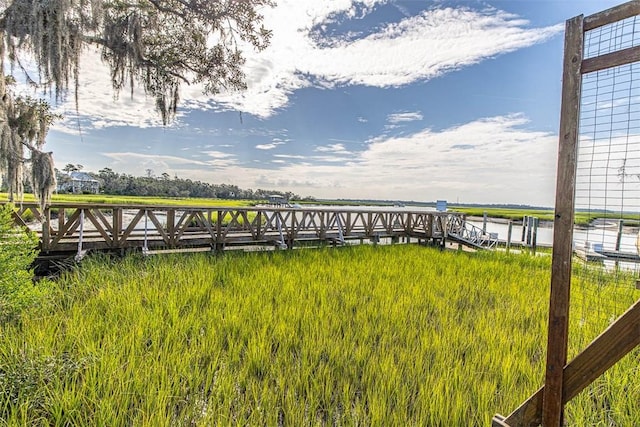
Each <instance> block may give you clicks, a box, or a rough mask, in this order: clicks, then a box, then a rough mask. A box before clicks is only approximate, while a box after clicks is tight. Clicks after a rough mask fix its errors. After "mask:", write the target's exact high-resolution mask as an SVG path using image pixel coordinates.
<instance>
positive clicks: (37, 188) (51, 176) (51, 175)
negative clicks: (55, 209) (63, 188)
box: [31, 150, 56, 211]
mask: <svg viewBox="0 0 640 427" xmlns="http://www.w3.org/2000/svg"><path fill="white" fill-rule="evenodd" d="M51 154H52V153H51V152H49V153H43V152H41V151H38V150H35V151H33V152H32V153H31V185H32V186H33V193H34V195H35V196H36V199H37V200H38V203H39V204H40V210H41V211H44V208H45V205H46V204H48V203H49V202H50V201H51V196H52V195H53V191H54V190H55V189H56V178H55V176H56V174H55V166H54V163H53V157H52V156H51Z"/></svg>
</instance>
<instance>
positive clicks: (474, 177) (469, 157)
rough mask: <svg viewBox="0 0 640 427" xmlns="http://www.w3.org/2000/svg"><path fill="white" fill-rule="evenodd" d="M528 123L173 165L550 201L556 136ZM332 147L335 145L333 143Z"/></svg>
mask: <svg viewBox="0 0 640 427" xmlns="http://www.w3.org/2000/svg"><path fill="white" fill-rule="evenodd" d="M527 123H528V121H527V120H526V118H524V117H523V116H521V115H509V116H496V117H490V118H485V119H480V120H475V121H472V122H469V123H465V124H461V125H459V126H455V127H451V128H449V129H444V130H441V131H433V130H431V129H424V130H422V131H420V132H417V133H415V134H412V135H409V136H405V137H378V138H374V139H372V140H370V141H369V143H368V145H367V146H366V148H365V149H364V150H363V151H362V152H360V153H352V155H351V156H349V158H348V159H346V160H345V158H344V157H340V156H310V157H307V158H306V159H307V160H309V162H305V163H297V162H294V163H290V162H286V161H284V160H286V159H287V157H283V156H281V157H278V158H276V159H275V162H276V164H277V165H279V168H278V169H277V170H270V169H266V168H264V167H263V165H264V163H262V162H256V163H255V165H256V167H254V168H248V167H244V166H239V165H237V164H230V165H228V166H225V167H220V168H217V169H213V168H202V167H197V168H195V169H191V168H182V167H181V166H180V164H176V165H175V167H174V168H173V169H172V170H174V171H176V172H177V173H178V174H179V175H180V176H182V177H190V178H193V179H199V180H206V181H210V182H226V181H228V179H229V177H230V176H232V177H234V184H236V185H238V186H240V187H241V188H260V187H265V186H271V187H279V188H280V189H282V190H289V191H294V192H296V193H299V194H309V195H314V196H317V197H326V198H340V197H344V198H349V197H358V198H372V199H407V200H424V201H431V200H437V199H449V200H456V199H459V200H461V201H464V202H481V203H512V202H518V203H530V204H538V205H545V206H552V205H553V195H554V187H555V168H556V152H557V141H558V140H557V136H556V135H554V134H551V133H547V132H539V131H532V130H529V129H527V127H526V126H527ZM333 148H335V149H336V150H338V151H339V150H340V147H339V144H336V146H334V147H333ZM327 153H330V154H335V153H331V152H330V151H327ZM296 158H297V157H296ZM310 163H311V164H310ZM270 164H272V165H273V163H270ZM267 184H269V185H267ZM285 187H286V188H285Z"/></svg>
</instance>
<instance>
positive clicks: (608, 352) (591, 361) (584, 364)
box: [494, 300, 640, 427]
mask: <svg viewBox="0 0 640 427" xmlns="http://www.w3.org/2000/svg"><path fill="white" fill-rule="evenodd" d="M638 345H640V300H638V301H636V303H635V304H634V305H632V306H631V308H629V309H628V310H627V311H626V312H625V313H624V314H623V315H622V316H620V317H619V318H618V319H617V320H616V321H615V322H614V323H612V324H611V325H610V326H609V327H608V328H607V329H606V330H605V331H604V332H602V333H601V334H600V335H599V336H598V337H597V338H596V339H595V340H593V341H592V342H591V344H589V345H588V346H587V348H585V349H584V350H583V351H582V352H581V353H580V354H578V355H577V356H576V357H575V358H574V359H573V360H572V361H571V362H570V363H569V364H567V365H566V366H565V367H564V369H563V371H564V380H565V381H564V384H563V401H562V403H563V404H564V403H567V402H568V401H570V400H571V399H573V398H574V397H576V396H577V395H578V393H580V392H581V391H582V390H584V389H585V388H586V387H587V386H588V385H589V384H591V383H592V382H593V381H594V380H595V379H596V378H598V377H599V376H600V375H602V374H603V373H604V372H605V371H606V370H607V369H609V368H610V367H612V366H613V365H615V364H616V363H617V362H618V361H619V360H620V359H622V358H623V357H624V356H625V355H626V354H628V353H629V352H630V351H631V350H633V349H634V348H636V347H637V346H638ZM544 391H545V387H542V388H540V389H539V390H538V391H536V392H535V393H534V394H533V395H532V396H531V397H530V398H529V399H527V400H526V401H525V402H524V403H523V404H522V405H520V407H519V408H518V409H516V410H515V411H513V412H512V413H511V414H510V415H509V416H508V417H507V418H506V419H503V421H502V422H503V423H504V425H507V426H512V427H516V426H518V427H530V426H538V425H540V423H541V422H542V410H543V402H542V400H543V394H544ZM497 417H498V416H497ZM494 419H495V418H494ZM494 425H495V424H494ZM498 425H500V424H498ZM544 425H545V427H546V424H544Z"/></svg>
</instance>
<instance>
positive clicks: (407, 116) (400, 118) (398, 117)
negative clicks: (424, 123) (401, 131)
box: [387, 111, 422, 123]
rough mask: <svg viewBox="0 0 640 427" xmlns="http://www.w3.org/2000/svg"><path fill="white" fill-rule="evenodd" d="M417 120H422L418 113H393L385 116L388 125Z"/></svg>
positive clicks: (420, 114)
mask: <svg viewBox="0 0 640 427" xmlns="http://www.w3.org/2000/svg"><path fill="white" fill-rule="evenodd" d="M417 120H422V113H421V112H420V111H414V112H404V113H394V114H389V116H387V121H388V122H389V123H401V122H413V121H417Z"/></svg>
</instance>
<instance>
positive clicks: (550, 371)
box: [542, 16, 584, 427]
mask: <svg viewBox="0 0 640 427" xmlns="http://www.w3.org/2000/svg"><path fill="white" fill-rule="evenodd" d="M582 24H583V19H582V16H576V17H575V18H572V19H570V20H568V21H567V22H566V30H565V44H564V67H563V73H562V107H561V110H560V131H559V137H560V141H559V150H558V177H557V182H556V203H555V218H554V226H553V259H552V261H551V292H550V296H549V327H548V335H547V368H546V373H545V389H544V397H543V409H542V420H543V424H544V425H545V427H560V426H561V425H562V417H563V409H564V405H563V398H562V384H563V381H564V380H563V367H564V366H565V364H566V362H567V342H568V330H569V294H570V292H569V291H570V288H571V257H572V253H573V222H574V215H575V183H576V165H577V152H578V119H579V114H580V90H581V82H582V75H581V74H580V64H581V62H582V49H583V42H584V37H583V35H584V34H583V26H582Z"/></svg>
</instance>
